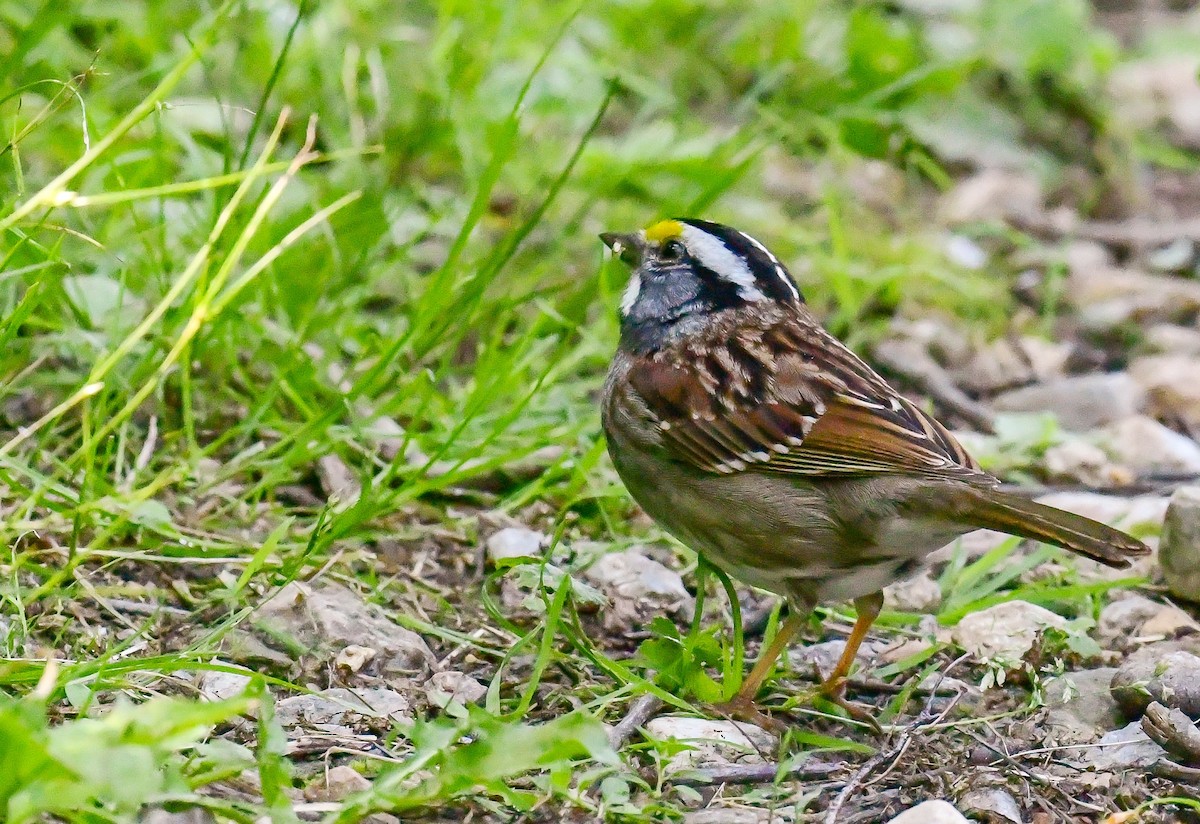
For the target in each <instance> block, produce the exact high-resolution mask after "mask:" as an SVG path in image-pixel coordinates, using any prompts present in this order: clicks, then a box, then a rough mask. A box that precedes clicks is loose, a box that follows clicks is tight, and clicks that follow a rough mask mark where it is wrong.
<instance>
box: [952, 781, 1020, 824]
mask: <svg viewBox="0 0 1200 824" xmlns="http://www.w3.org/2000/svg"><path fill="white" fill-rule="evenodd" d="M958 806H959V807H960V808H961V809H962V810H964V811H965V812H966V813H967V814H968V815H970V816H971V817H972V818H975V819H978V820H981V821H987V822H989V824H1005V822H1010V821H1011V822H1013V824H1023V822H1024V820H1025V818H1024V816H1022V815H1021V807H1020V806H1019V805H1018V804H1017V800H1016V799H1015V798H1013V797H1012V795H1011V794H1010V793H1009V792H1008V791H1007V790H1002V789H1000V788H999V787H982V788H980V789H978V790H971V791H970V792H967V793H964V794H963V797H962V798H960V799H958Z"/></svg>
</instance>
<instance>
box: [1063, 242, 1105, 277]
mask: <svg viewBox="0 0 1200 824" xmlns="http://www.w3.org/2000/svg"><path fill="white" fill-rule="evenodd" d="M1063 262H1064V263H1066V264H1067V272H1068V274H1070V275H1085V276H1086V275H1088V274H1090V273H1092V272H1095V271H1098V270H1100V269H1108V268H1109V267H1111V266H1112V265H1113V256H1112V252H1110V251H1109V250H1108V247H1107V246H1105V245H1104V244H1103V243H1099V242H1097V241H1095V240H1072V241H1068V242H1067V245H1066V247H1065V248H1064V250H1063Z"/></svg>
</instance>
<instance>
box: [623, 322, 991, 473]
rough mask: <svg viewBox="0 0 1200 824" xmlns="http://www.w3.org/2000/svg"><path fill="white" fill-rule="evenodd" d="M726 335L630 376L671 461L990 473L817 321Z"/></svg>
mask: <svg viewBox="0 0 1200 824" xmlns="http://www.w3.org/2000/svg"><path fill="white" fill-rule="evenodd" d="M752 333H753V334H752ZM717 334H721V331H720V330H717ZM724 334H725V336H724V337H723V339H721V341H720V342H721V345H709V346H702V345H697V344H695V343H691V344H689V345H687V346H684V347H683V348H682V349H680V350H673V351H670V352H664V353H658V354H656V355H655V356H651V357H650V358H648V359H647V360H644V361H642V362H641V363H640V364H639V367H638V368H637V369H635V370H633V371H632V373H631V375H630V383H631V385H632V387H633V388H634V389H635V390H636V391H637V392H638V393H639V394H640V395H641V397H642V399H643V400H644V401H645V403H646V405H647V408H648V409H649V410H650V412H651V413H652V414H653V415H654V416H655V417H656V419H657V421H658V426H659V430H660V434H661V438H662V447H663V449H665V450H666V451H667V453H668V456H669V457H671V458H673V459H675V460H679V461H683V462H685V463H690V464H692V465H694V466H697V467H699V468H701V469H704V470H707V471H710V472H718V473H724V474H728V473H731V472H741V471H747V470H754V471H761V472H778V473H783V474H789V475H797V476H825V477H828V476H843V477H852V476H862V475H871V474H881V473H905V474H926V473H929V474H938V475H943V476H944V475H945V474H946V473H947V472H950V473H953V474H959V475H960V476H962V477H964V478H971V479H975V480H979V481H983V480H984V479H987V478H988V476H986V475H985V474H983V473H982V472H981V471H980V469H979V465H978V464H977V463H976V462H975V461H974V459H973V458H971V456H970V455H969V454H968V453H967V452H966V450H965V449H963V448H962V446H961V445H960V444H959V443H958V442H957V441H956V440H955V439H954V436H953V435H951V434H950V432H949V431H948V430H947V429H946V428H945V427H943V426H942V425H941V424H939V423H938V422H937V421H936V420H934V419H933V418H932V417H930V416H929V415H928V414H927V413H925V412H924V411H922V410H921V409H920V408H918V407H917V406H916V405H914V404H913V403H912V402H911V401H909V400H908V399H906V398H904V397H903V396H901V395H900V394H899V393H897V392H896V391H895V390H894V389H892V387H891V386H890V385H888V383H887V382H886V381H885V380H884V379H883V378H882V377H880V376H879V375H878V374H877V373H876V372H875V371H874V370H873V369H871V367H870V366H868V365H867V364H866V363H865V362H863V361H862V360H861V359H859V358H858V357H857V356H856V355H854V354H853V353H852V352H850V350H849V349H846V348H845V347H844V346H842V344H841V343H840V342H838V341H837V340H836V339H835V338H833V337H832V336H830V335H829V334H828V333H826V332H825V331H824V330H823V329H822V328H821V327H820V326H819V325H817V324H816V323H815V321H808V320H806V319H804V318H796V317H795V316H792V317H790V318H785V319H783V320H782V321H781V322H779V323H776V324H774V325H771V326H766V327H764V328H761V329H757V330H751V331H750V332H747V330H745V329H744V328H742V329H731V330H728V331H727V332H725V333H724Z"/></svg>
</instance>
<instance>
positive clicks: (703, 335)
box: [601, 219, 1149, 710]
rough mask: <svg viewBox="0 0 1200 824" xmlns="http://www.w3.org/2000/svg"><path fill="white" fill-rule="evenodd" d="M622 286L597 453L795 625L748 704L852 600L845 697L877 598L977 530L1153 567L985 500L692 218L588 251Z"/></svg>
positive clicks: (834, 681)
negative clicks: (818, 619) (601, 450)
mask: <svg viewBox="0 0 1200 824" xmlns="http://www.w3.org/2000/svg"><path fill="white" fill-rule="evenodd" d="M601 238H602V239H603V241H604V242H605V243H606V244H607V245H608V246H609V247H610V248H611V249H612V250H613V252H614V253H615V254H616V255H617V256H618V257H620V259H621V260H623V261H625V262H626V263H627V264H629V266H630V267H632V269H633V275H632V277H631V278H630V281H629V286H628V288H627V289H626V291H625V294H624V297H623V299H622V300H621V342H620V347H619V349H618V352H617V354H616V357H615V359H614V360H613V364H612V368H611V370H610V372H609V376H608V382H607V384H606V385H605V392H604V407H603V421H604V431H605V433H606V434H607V437H608V450H609V454H610V455H611V456H612V460H613V463H614V464H615V465H616V468H617V471H618V473H619V474H620V476H621V479H622V480H623V481H624V482H625V485H626V486H627V487H628V489H629V491H630V493H631V494H632V495H633V497H634V499H635V500H636V501H637V502H638V503H639V504H640V505H641V506H642V508H643V509H645V510H646V512H647V513H649V514H650V516H651V517H653V518H654V520H656V521H657V522H658V523H659V524H661V525H662V526H663V527H664V528H665V529H666V530H667V531H668V532H670V533H671V534H672V535H674V536H675V537H676V538H678V539H679V540H681V541H682V542H683V543H685V544H687V545H688V546H690V547H691V548H692V549H694V550H696V551H697V552H698V553H700V554H701V555H703V556H704V557H705V558H706V559H707V560H709V561H710V562H712V563H713V564H715V565H716V566H718V567H720V568H721V569H723V570H725V571H726V572H728V573H729V574H730V575H732V576H734V577H736V578H739V579H741V580H742V581H744V582H746V583H748V584H752V585H754V586H757V587H761V588H763V589H767V590H770V591H772V592H776V593H778V594H780V595H783V596H784V597H786V598H787V599H788V601H789V602H790V608H791V609H790V614H789V617H788V619H787V620H786V621H785V622H784V623H783V625H782V626H781V627H780V629H779V632H778V633H777V634H776V636H775V638H774V639H773V641H772V643H771V644H770V645H769V647H768V648H767V649H766V650H764V652H763V653H762V654H761V656H760V657H759V660H758V663H757V664H755V666H754V668H753V670H752V671H751V673H750V674H749V676H747V678H746V680H745V682H744V684H743V688H742V691H741V692H740V693H739V695H738V698H737V699H735V705H736V706H740V707H742V708H744V709H746V710H751V709H752V708H753V699H754V696H755V694H756V693H757V692H758V689H759V687H760V686H761V684H762V681H763V679H764V678H765V677H766V675H767V673H768V671H769V670H770V668H771V665H772V664H773V662H774V660H775V658H776V657H777V656H778V655H779V654H780V653H781V652H782V651H783V649H784V648H785V647H786V646H787V644H788V642H789V641H790V640H791V638H792V637H793V636H794V635H795V634H796V632H797V631H798V630H799V629H800V627H801V626H802V624H803V622H804V621H805V620H806V618H807V616H808V614H809V612H810V611H811V610H812V608H813V606H815V605H816V603H817V602H818V601H825V600H844V599H853V600H854V604H855V607H856V608H857V611H858V619H857V621H856V623H855V626H854V630H853V632H852V633H851V635H850V638H849V640H848V642H847V644H846V649H845V652H844V654H843V655H842V656H841V660H840V661H839V662H838V664H837V666H836V668H835V669H834V671H833V674H832V675H831V676H830V677H829V678H828V679H827V680H826V682H825V684H824V685H823V686H824V687H825V690H826V691H827V693H828V694H830V695H831V696H833V697H840V695H841V689H842V685H843V684H844V680H845V677H846V675H847V674H848V672H849V669H850V665H851V663H852V662H853V661H854V656H855V653H856V651H857V648H858V646H859V644H860V643H861V641H862V640H863V638H864V637H865V635H866V633H867V630H868V629H869V627H870V625H871V623H872V622H873V621H874V619H875V617H876V616H877V615H878V613H879V610H880V608H881V606H882V604H883V594H882V591H881V590H882V589H883V587H884V586H886V585H887V584H889V583H891V582H893V581H895V580H897V579H898V578H902V577H905V576H907V575H909V574H911V573H912V572H914V571H916V570H917V569H918V568H920V566H921V565H922V562H923V561H924V559H925V557H926V556H927V555H928V554H929V553H930V552H932V551H933V550H935V549H938V548H939V547H941V546H944V545H945V544H947V543H949V542H950V541H951V540H953V539H954V538H956V537H958V536H959V535H962V534H963V533H966V532H969V531H971V530H973V529H979V528H988V529H995V530H999V531H1001V532H1007V533H1009V534H1012V535H1019V536H1022V537H1025V538H1033V539H1036V540H1039V541H1045V542H1047V543H1051V544H1055V545H1057V546H1060V547H1064V548H1066V549H1069V550H1071V551H1073V552H1077V553H1079V554H1081V555H1086V556H1087V557H1089V558H1092V559H1094V560H1097V561H1100V562H1101V563H1104V564H1108V565H1111V566H1125V565H1127V564H1128V563H1129V562H1128V558H1129V556H1136V555H1144V554H1145V553H1147V552H1148V551H1149V550H1148V548H1147V547H1146V546H1145V544H1143V543H1142V542H1141V541H1138V540H1137V539H1135V538H1131V537H1130V536H1128V535H1126V534H1125V533H1123V532H1120V531H1119V530H1116V529H1113V528H1111V527H1108V526H1105V525H1104V524H1101V523H1098V522H1096V521H1093V520H1090V519H1088V518H1084V517H1082V516H1079V515H1075V514H1072V513H1069V512H1064V511H1062V510H1059V509H1054V508H1052V507H1048V506H1045V505H1043V504H1039V503H1036V502H1033V501H1029V500H1026V499H1024V498H1021V497H1017V496H1013V495H1009V494H1006V493H1003V492H1000V491H998V490H997V489H996V486H997V484H998V481H997V480H996V479H995V478H993V477H992V476H990V475H988V474H986V473H985V472H983V471H982V470H980V468H979V465H978V464H977V463H976V462H975V461H974V459H972V458H971V456H970V455H969V454H967V452H966V450H964V449H963V448H962V446H960V445H959V444H958V442H957V441H956V440H955V439H954V437H953V436H952V435H951V434H950V432H949V431H947V430H946V429H945V427H943V426H942V425H941V424H939V423H938V422H937V421H936V420H934V419H933V418H932V417H930V416H929V415H928V414H926V413H925V412H922V411H921V410H920V409H919V408H918V407H916V406H915V405H914V404H913V403H911V402H910V401H908V400H907V399H906V398H904V397H903V396H902V395H900V394H899V393H898V392H896V391H895V390H894V389H892V387H891V386H889V385H888V384H887V382H886V381H885V380H884V379H883V378H882V377H880V376H879V375H878V374H876V373H875V371H874V370H873V369H871V367H869V366H868V365H867V364H866V363H864V362H863V361H862V360H860V359H859V358H858V357H857V356H855V355H854V354H853V353H852V352H850V350H849V349H847V348H846V347H845V346H843V345H842V344H841V343H840V342H839V341H838V340H837V339H835V338H834V337H833V336H832V335H830V334H829V333H828V332H826V331H825V330H824V329H823V328H822V327H821V325H820V324H819V323H818V322H817V320H816V319H815V318H814V317H813V315H812V313H811V312H810V311H809V310H808V308H807V307H806V305H805V303H804V298H803V297H802V295H801V294H800V290H799V289H798V288H797V286H796V283H795V282H794V281H793V280H792V277H791V275H790V274H789V273H788V271H787V269H785V268H784V266H783V264H782V263H781V262H780V261H779V259H778V258H777V257H776V256H775V255H773V254H772V253H771V252H770V251H768V250H767V248H766V247H765V246H763V245H762V244H761V243H759V242H758V241H757V240H755V239H754V238H752V237H750V236H749V235H747V234H745V233H743V232H739V231H738V230H736V229H731V228H729V227H728V226H722V225H719V224H716V223H710V222H708V221H704V220H695V219H676V220H664V221H661V222H659V223H655V224H654V225H653V226H651V227H649V228H648V229H645V230H644V231H640V232H636V233H630V234H610V233H606V234H603V235H601Z"/></svg>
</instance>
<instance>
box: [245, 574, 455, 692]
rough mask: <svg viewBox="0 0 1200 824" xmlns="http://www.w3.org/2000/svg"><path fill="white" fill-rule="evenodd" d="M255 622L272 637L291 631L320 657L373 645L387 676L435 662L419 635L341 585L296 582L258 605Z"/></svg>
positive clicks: (379, 663)
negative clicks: (350, 647) (262, 626)
mask: <svg viewBox="0 0 1200 824" xmlns="http://www.w3.org/2000/svg"><path fill="white" fill-rule="evenodd" d="M256 620H257V622H258V623H261V624H263V625H264V626H265V627H266V628H267V629H268V635H271V634H285V635H290V636H292V637H293V638H295V639H296V640H297V641H299V642H300V643H301V644H303V645H304V646H305V647H307V648H308V649H309V650H311V651H312V652H313V653H314V654H315V655H318V656H320V657H321V658H322V659H327V658H332V657H334V656H335V655H336V654H337V653H338V652H340V651H341V650H343V649H345V648H346V647H349V646H362V647H369V648H371V649H373V650H375V651H376V656H375V660H374V662H373V666H375V667H377V668H378V670H379V672H381V673H383V674H395V673H413V672H420V671H424V670H426V669H428V668H430V667H431V666H432V665H433V661H434V658H433V653H432V652H431V651H430V649H429V646H428V645H427V644H426V643H425V641H424V639H422V638H421V636H420V635H417V634H416V633H415V632H413V631H412V630H409V629H405V628H404V627H402V626H400V625H398V624H396V623H394V622H393V621H391V620H389V619H388V618H387V617H386V616H385V615H384V614H383V612H382V610H380V609H379V608H378V607H376V606H374V605H372V604H367V603H364V602H363V601H362V599H360V598H359V597H358V596H357V595H356V594H354V593H353V592H351V591H350V590H349V589H347V588H346V587H344V586H342V585H341V584H334V583H330V582H327V581H320V582H314V583H309V584H302V583H299V582H297V581H293V582H292V583H290V584H288V585H287V586H285V587H284V588H283V589H282V590H280V591H279V592H278V593H277V594H276V595H275V597H273V598H271V599H270V600H269V601H267V602H266V603H264V604H262V605H261V606H260V607H259V608H258V611H257V615H256Z"/></svg>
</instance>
